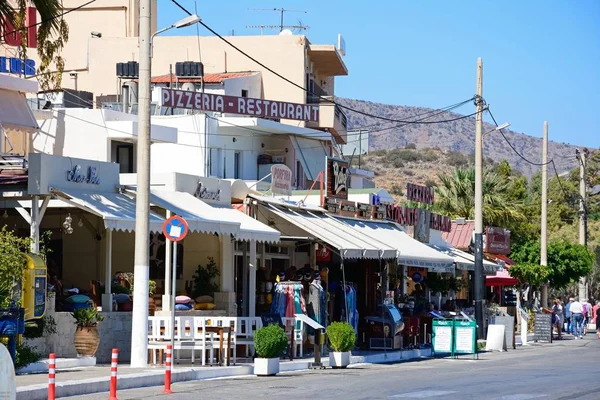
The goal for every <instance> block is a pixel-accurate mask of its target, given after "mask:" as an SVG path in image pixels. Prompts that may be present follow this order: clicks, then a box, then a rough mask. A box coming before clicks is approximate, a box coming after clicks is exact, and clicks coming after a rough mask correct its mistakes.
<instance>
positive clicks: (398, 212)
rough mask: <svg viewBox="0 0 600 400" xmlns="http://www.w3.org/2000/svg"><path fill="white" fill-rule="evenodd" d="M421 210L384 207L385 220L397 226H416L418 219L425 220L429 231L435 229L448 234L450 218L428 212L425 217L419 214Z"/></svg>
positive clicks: (393, 206) (450, 226) (450, 223)
mask: <svg viewBox="0 0 600 400" xmlns="http://www.w3.org/2000/svg"><path fill="white" fill-rule="evenodd" d="M420 210H422V209H420V208H412V207H400V206H396V205H392V204H390V205H387V206H386V218H387V219H388V220H391V221H394V222H396V223H397V224H398V225H404V226H417V225H418V223H419V218H421V217H422V218H426V219H425V223H426V224H427V225H428V226H429V228H430V229H435V230H438V231H442V232H450V229H451V228H452V220H451V219H450V217H447V216H444V215H439V214H436V213H432V212H429V213H428V215H429V216H427V215H426V214H425V213H423V214H422V213H421V211H420Z"/></svg>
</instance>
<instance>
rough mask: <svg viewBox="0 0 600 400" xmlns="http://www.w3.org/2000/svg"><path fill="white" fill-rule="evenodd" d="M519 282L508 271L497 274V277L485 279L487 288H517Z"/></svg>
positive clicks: (503, 270)
mask: <svg viewBox="0 0 600 400" xmlns="http://www.w3.org/2000/svg"><path fill="white" fill-rule="evenodd" d="M518 284H519V281H518V280H517V279H515V278H513V277H512V276H510V274H509V273H508V270H507V269H502V270H501V271H498V272H496V274H495V275H492V276H486V277H485V286H516V285H518Z"/></svg>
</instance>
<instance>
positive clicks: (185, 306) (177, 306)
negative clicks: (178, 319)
mask: <svg viewBox="0 0 600 400" xmlns="http://www.w3.org/2000/svg"><path fill="white" fill-rule="evenodd" d="M175 309H176V310H177V311H189V310H191V309H192V306H191V304H181V303H179V304H175Z"/></svg>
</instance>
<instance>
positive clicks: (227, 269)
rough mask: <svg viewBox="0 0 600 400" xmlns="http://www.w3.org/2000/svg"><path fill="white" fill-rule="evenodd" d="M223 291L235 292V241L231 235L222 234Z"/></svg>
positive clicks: (221, 281)
mask: <svg viewBox="0 0 600 400" xmlns="http://www.w3.org/2000/svg"><path fill="white" fill-rule="evenodd" d="M219 240H220V245H221V258H220V260H221V279H220V287H221V289H220V291H221V292H229V293H231V292H235V283H234V282H235V262H234V250H235V247H234V243H235V242H233V241H232V240H231V238H230V237H229V235H221V236H220V238H219Z"/></svg>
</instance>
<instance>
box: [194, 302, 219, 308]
mask: <svg viewBox="0 0 600 400" xmlns="http://www.w3.org/2000/svg"><path fill="white" fill-rule="evenodd" d="M215 307H216V305H215V304H213V303H198V304H196V306H195V307H194V309H196V310H213V309H214V308H215Z"/></svg>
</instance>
